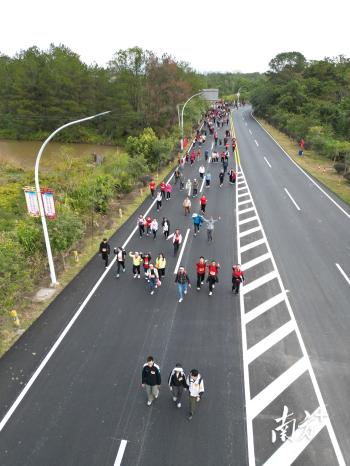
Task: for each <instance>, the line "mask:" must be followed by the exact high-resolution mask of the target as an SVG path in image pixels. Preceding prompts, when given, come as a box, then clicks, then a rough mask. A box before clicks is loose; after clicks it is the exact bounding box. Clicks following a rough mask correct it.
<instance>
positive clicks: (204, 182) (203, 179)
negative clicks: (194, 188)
mask: <svg viewBox="0 0 350 466" xmlns="http://www.w3.org/2000/svg"><path fill="white" fill-rule="evenodd" d="M204 183H205V178H203V181H202V185H201V189H200V190H199V192H200V193H201V192H202V191H203V187H204Z"/></svg>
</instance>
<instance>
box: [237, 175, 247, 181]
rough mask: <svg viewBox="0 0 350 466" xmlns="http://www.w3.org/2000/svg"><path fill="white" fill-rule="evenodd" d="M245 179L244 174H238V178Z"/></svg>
mask: <svg viewBox="0 0 350 466" xmlns="http://www.w3.org/2000/svg"><path fill="white" fill-rule="evenodd" d="M244 179H245V178H244V176H243V175H238V176H237V180H244Z"/></svg>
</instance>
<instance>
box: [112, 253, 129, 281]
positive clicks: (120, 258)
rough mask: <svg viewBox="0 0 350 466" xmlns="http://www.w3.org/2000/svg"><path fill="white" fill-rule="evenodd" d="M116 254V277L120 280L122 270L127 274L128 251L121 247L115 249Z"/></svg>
mask: <svg viewBox="0 0 350 466" xmlns="http://www.w3.org/2000/svg"><path fill="white" fill-rule="evenodd" d="M114 254H116V256H117V274H116V277H117V278H119V273H120V269H121V268H122V269H123V272H125V257H126V251H125V249H124V248H123V247H122V246H119V247H117V248H114Z"/></svg>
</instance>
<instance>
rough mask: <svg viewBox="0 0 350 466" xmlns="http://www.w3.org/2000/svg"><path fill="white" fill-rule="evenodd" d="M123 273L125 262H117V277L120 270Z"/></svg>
mask: <svg viewBox="0 0 350 466" xmlns="http://www.w3.org/2000/svg"><path fill="white" fill-rule="evenodd" d="M121 268H122V269H123V270H124V271H125V261H117V274H118V275H119V272H120V269H121Z"/></svg>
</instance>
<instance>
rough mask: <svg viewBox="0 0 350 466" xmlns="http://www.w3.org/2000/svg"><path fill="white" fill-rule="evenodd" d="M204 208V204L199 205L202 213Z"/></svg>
mask: <svg viewBox="0 0 350 466" xmlns="http://www.w3.org/2000/svg"><path fill="white" fill-rule="evenodd" d="M205 206H206V204H201V211H202V212H203V213H204V212H205Z"/></svg>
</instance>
